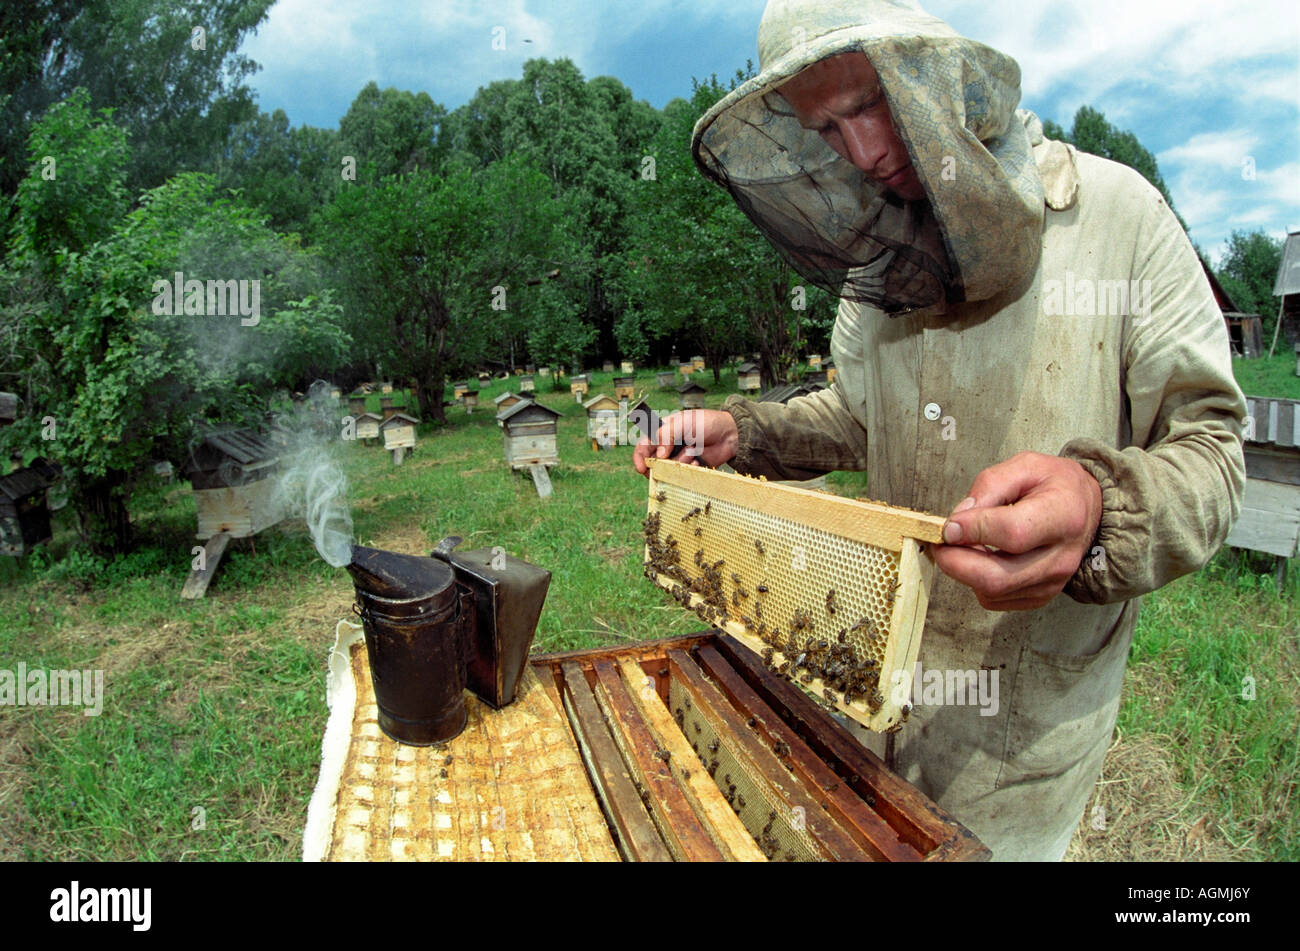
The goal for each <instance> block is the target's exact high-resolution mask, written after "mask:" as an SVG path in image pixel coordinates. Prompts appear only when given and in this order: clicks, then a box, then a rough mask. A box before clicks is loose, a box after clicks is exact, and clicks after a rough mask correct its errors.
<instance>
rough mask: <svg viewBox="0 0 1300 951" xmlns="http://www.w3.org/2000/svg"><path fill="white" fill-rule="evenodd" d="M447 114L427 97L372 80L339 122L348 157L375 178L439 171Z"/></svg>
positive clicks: (424, 94)
mask: <svg viewBox="0 0 1300 951" xmlns="http://www.w3.org/2000/svg"><path fill="white" fill-rule="evenodd" d="M446 115H447V110H446V109H445V108H444V107H443V106H441V105H439V104H438V103H436V102H434V101H433V100H432V99H431V98H430V97H429V94H428V93H425V92H419V93H413V92H406V91H403V90H399V89H394V88H392V87H389V88H388V89H384V90H380V88H379V86H378V84H376V83H375V82H373V81H372V82H369V83H367V84H366V86H365V88H364V89H362V90H361V92H359V93H358V94H357V98H356V99H354V100H353V101H352V105H351V106H350V107H349V108H348V111H347V114H346V115H344V116H343V118H342V119H341V120H340V121H339V139H340V140H341V146H342V149H343V153H345V154H349V155H352V156H353V157H354V158H355V159H356V160H357V168H358V169H359V170H366V171H367V172H368V173H369V174H370V175H371V176H372V177H374V178H383V177H384V176H385V175H396V174H399V173H403V172H412V171H415V170H416V169H437V168H440V167H441V166H442V161H443V158H444V156H445V152H446V147H445V146H444V145H443V143H442V141H441V135H440V132H441V127H442V123H443V120H444V119H445V118H446Z"/></svg>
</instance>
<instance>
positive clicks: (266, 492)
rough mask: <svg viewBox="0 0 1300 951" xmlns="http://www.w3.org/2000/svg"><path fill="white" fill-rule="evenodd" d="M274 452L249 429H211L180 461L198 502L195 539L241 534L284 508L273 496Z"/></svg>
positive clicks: (265, 522) (275, 517) (268, 521)
mask: <svg viewBox="0 0 1300 951" xmlns="http://www.w3.org/2000/svg"><path fill="white" fill-rule="evenodd" d="M279 461H280V460H279V453H278V451H277V450H276V449H275V447H274V446H272V445H271V443H270V442H269V441H268V440H267V439H266V438H265V437H263V436H260V435H258V434H257V433H255V432H253V431H252V430H251V429H235V430H229V431H227V432H221V433H212V434H210V435H209V436H208V437H207V438H206V439H204V440H203V442H201V443H200V444H199V445H198V447H197V448H196V449H195V450H194V452H193V453H192V454H191V456H190V460H189V462H188V463H187V464H186V466H185V472H186V474H187V475H188V476H189V479H190V484H191V485H192V486H193V487H194V503H195V506H196V507H197V508H198V514H199V525H198V533H197V535H196V537H197V538H198V539H199V540H201V541H202V540H204V539H208V538H212V537H213V536H214V535H217V534H219V533H220V534H225V535H227V536H229V537H230V538H247V537H248V536H250V535H256V534H257V533H258V532H260V531H262V529H264V528H270V527H271V526H272V525H274V524H276V523H277V522H279V521H280V520H282V519H283V518H284V517H285V515H286V514H287V513H286V512H285V511H284V508H283V505H282V503H281V502H280V501H279V500H278V499H277V498H276V492H275V487H276V480H275V479H274V478H272V476H275V475H276V474H277V472H278V471H279Z"/></svg>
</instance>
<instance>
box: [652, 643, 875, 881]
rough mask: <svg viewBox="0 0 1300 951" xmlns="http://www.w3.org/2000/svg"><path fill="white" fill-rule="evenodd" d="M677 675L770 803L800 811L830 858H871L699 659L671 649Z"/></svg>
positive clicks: (788, 810) (670, 659)
mask: <svg viewBox="0 0 1300 951" xmlns="http://www.w3.org/2000/svg"><path fill="white" fill-rule="evenodd" d="M668 664H669V667H670V668H671V669H672V673H673V678H674V679H675V680H676V681H677V682H678V683H679V684H681V686H682V687H683V688H684V689H685V690H686V692H687V693H688V695H689V696H690V697H691V699H692V701H693V702H694V703H695V704H696V705H697V706H699V707H700V710H701V712H702V713H704V714H705V716H706V717H707V718H708V719H709V720H710V721H711V722H712V723H714V724H716V725H717V726H718V732H719V734H720V735H721V736H725V738H726V743H727V745H728V747H729V748H730V750H731V752H732V753H733V755H735V757H736V760H737V761H738V762H739V763H740V764H741V766H742V768H743V769H744V770H745V771H746V772H747V773H748V774H749V776H750V778H751V779H752V780H753V781H754V783H755V784H756V785H758V786H760V787H761V788H762V789H763V791H764V795H765V796H766V797H770V799H769V801H773V802H775V803H777V804H779V805H780V806H781V810H778V811H783V812H784V813H785V814H794V815H801V816H802V818H803V822H804V824H805V828H806V829H807V831H808V833H809V836H810V838H811V839H812V841H813V843H814V845H815V846H816V848H817V849H818V850H819V851H820V852H821V854H822V856H823V857H824V858H826V859H830V860H831V861H836V862H853V861H863V860H865V859H866V858H868V856H867V855H866V854H865V853H864V852H863V850H862V848H861V847H860V846H859V845H858V844H857V843H856V842H855V841H854V840H853V839H852V838H851V837H850V836H849V834H848V833H847V832H845V831H844V830H843V829H842V828H840V826H839V825H838V824H837V823H836V822H835V821H834V820H833V819H832V818H831V817H830V814H829V813H827V812H826V811H825V810H824V809H822V807H821V804H820V803H818V802H817V801H816V800H815V799H813V797H812V796H810V795H809V794H808V792H807V791H806V790H805V789H804V787H803V785H802V784H801V783H799V782H798V781H796V780H795V779H794V778H793V777H792V776H791V775H790V773H789V772H787V771H786V768H785V766H784V764H782V763H781V761H780V760H778V759H777V758H776V756H775V755H774V754H773V753H772V751H771V750H769V749H768V748H767V747H765V746H764V745H763V744H762V743H760V742H759V741H758V738H757V737H755V736H754V735H753V733H752V731H751V730H750V728H749V727H748V726H747V725H746V723H745V720H744V719H743V718H742V717H741V716H740V715H739V714H738V713H737V712H736V711H735V710H734V709H733V708H732V706H731V704H730V703H729V702H728V701H727V699H726V697H724V696H723V695H722V693H721V691H719V690H718V688H717V687H715V686H714V685H713V684H711V683H709V682H708V681H707V680H705V679H704V675H703V674H702V673H701V672H700V670H699V668H698V667H696V666H695V663H694V662H693V661H692V660H691V659H690V657H688V656H687V655H686V654H684V653H683V652H681V651H669V652H668Z"/></svg>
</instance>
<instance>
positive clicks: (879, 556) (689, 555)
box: [644, 459, 944, 732]
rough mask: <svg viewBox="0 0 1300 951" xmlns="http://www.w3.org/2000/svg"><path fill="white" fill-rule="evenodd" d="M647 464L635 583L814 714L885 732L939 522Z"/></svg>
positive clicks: (915, 634)
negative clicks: (729, 641) (714, 634)
mask: <svg viewBox="0 0 1300 951" xmlns="http://www.w3.org/2000/svg"><path fill="white" fill-rule="evenodd" d="M649 462H650V465H651V470H650V504H649V512H648V515H647V518H646V521H645V526H644V528H645V540H646V551H645V560H646V574H647V576H648V577H650V578H651V579H652V580H653V581H655V583H656V584H658V585H660V586H661V587H663V588H664V589H665V590H666V591H668V592H669V593H670V594H672V595H673V596H674V597H675V598H676V599H677V601H678V602H679V603H681V604H682V606H683V607H686V608H689V609H692V610H694V611H695V612H696V613H697V614H698V615H699V616H700V618H701V619H702V620H703V621H704V622H705V623H707V624H711V625H713V626H715V627H718V628H721V629H723V630H725V631H727V632H728V633H730V634H732V635H734V636H735V637H737V638H738V639H739V640H741V641H742V642H743V643H744V644H746V646H748V647H750V648H751V649H752V650H754V651H755V652H757V653H759V654H760V655H761V656H762V657H763V659H764V661H765V663H767V665H768V666H769V667H770V668H771V669H773V670H774V671H776V672H777V673H779V674H781V675H782V676H785V677H787V678H789V679H790V680H792V681H794V682H795V683H798V684H799V685H800V686H802V687H804V688H805V689H806V690H808V691H809V692H811V693H812V694H813V695H814V696H815V697H817V698H818V699H819V700H820V701H821V702H822V703H823V704H825V705H827V706H834V707H835V708H837V709H839V710H842V711H843V712H844V713H846V714H848V715H849V716H851V717H853V718H854V719H855V720H857V721H859V722H860V723H862V724H864V725H865V726H867V727H869V728H871V729H873V730H877V731H882V732H888V731H892V730H894V729H897V728H898V727H899V726H900V725H901V724H902V722H903V720H904V719H905V718H906V713H907V710H909V709H910V707H909V706H908V701H909V695H908V691H909V690H910V687H911V682H912V667H913V665H914V663H915V661H916V656H917V651H918V649H919V647H920V640H921V630H922V628H923V626H924V624H925V613H926V607H927V603H928V598H929V589H930V580H931V578H932V575H933V567H934V563H933V560H932V558H931V556H930V555H929V554H928V553H927V552H926V550H925V548H924V546H925V544H927V543H939V542H941V541H942V530H943V524H944V519H943V518H940V517H938V516H933V515H924V514H921V513H918V512H912V511H908V510H906V509H897V508H892V507H890V506H886V505H881V504H879V503H874V502H863V501H856V500H853V499H845V498H840V497H838V496H833V495H827V494H825V493H819V492H810V491H807V490H804V489H797V488H792V487H789V486H782V485H775V484H772V483H768V482H763V481H759V480H755V479H749V478H745V477H744V476H737V475H732V474H728V473H723V472H716V471H714V470H712V469H706V468H703V467H699V466H688V465H683V464H681V463H675V462H668V461H665V460H653V459H652V460H649Z"/></svg>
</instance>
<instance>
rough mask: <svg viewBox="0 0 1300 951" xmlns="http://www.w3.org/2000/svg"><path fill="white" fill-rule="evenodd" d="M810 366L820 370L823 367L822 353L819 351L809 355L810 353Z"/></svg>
mask: <svg viewBox="0 0 1300 951" xmlns="http://www.w3.org/2000/svg"><path fill="white" fill-rule="evenodd" d="M808 366H809V367H810V368H811V369H813V370H820V369H821V368H822V358H821V354H819V353H813V354H809V355H808Z"/></svg>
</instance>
